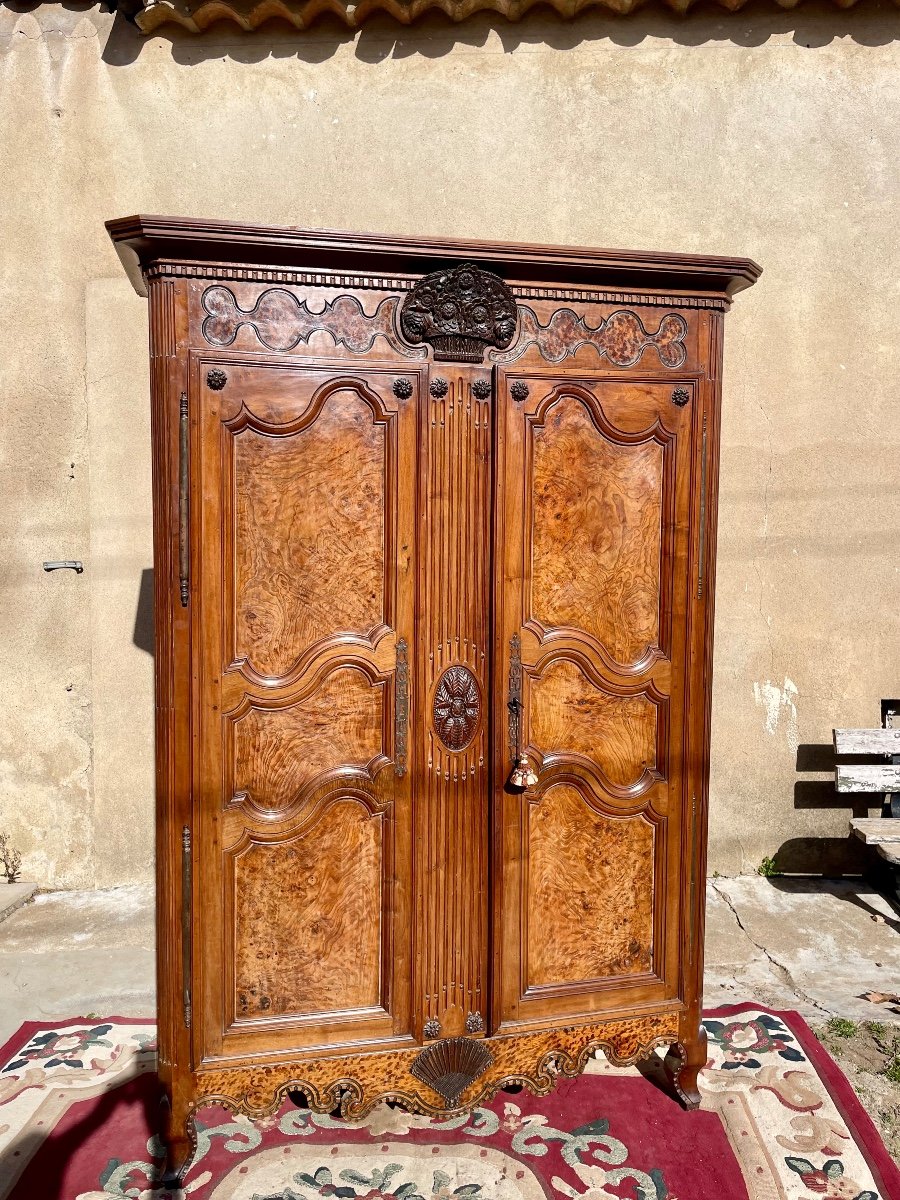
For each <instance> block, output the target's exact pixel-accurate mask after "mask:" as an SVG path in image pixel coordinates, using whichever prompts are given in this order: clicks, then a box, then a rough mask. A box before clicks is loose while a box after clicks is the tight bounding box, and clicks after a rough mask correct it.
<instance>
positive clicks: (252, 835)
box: [191, 358, 419, 1059]
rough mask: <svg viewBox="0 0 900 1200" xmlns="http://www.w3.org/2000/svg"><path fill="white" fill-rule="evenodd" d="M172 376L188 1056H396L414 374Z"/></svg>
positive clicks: (405, 895) (258, 370) (239, 370)
mask: <svg viewBox="0 0 900 1200" xmlns="http://www.w3.org/2000/svg"><path fill="white" fill-rule="evenodd" d="M213 366H215V367H217V368H219V369H220V370H221V371H223V372H224V373H225V376H226V380H227V382H226V383H225V385H224V386H223V387H222V388H221V389H220V390H218V391H213V390H211V389H210V388H209V386H208V372H209V369H210V367H213ZM193 367H194V370H195V371H196V372H197V375H196V376H195V379H196V383H197V386H196V391H195V393H194V395H193V399H194V407H195V410H196V411H197V412H198V414H199V426H200V428H199V438H198V439H197V438H195V441H197V440H198V441H199V446H198V447H197V449H198V451H199V458H200V470H199V473H197V474H196V475H195V481H194V488H193V493H192V497H191V504H192V514H193V518H192V534H193V539H194V548H193V551H194V552H193V561H195V562H198V561H199V578H198V579H196V580H195V582H194V588H195V592H194V604H193V619H194V621H195V632H194V638H195V645H199V657H198V661H197V662H196V664H195V667H196V675H195V678H196V692H197V695H198V703H197V707H196V729H197V734H198V736H197V741H196V757H195V763H194V806H195V808H194V811H195V820H194V834H195V838H196V840H197V847H198V865H199V870H198V871H197V872H195V881H194V891H193V905H194V910H193V911H194V924H193V928H194V941H193V968H194V969H193V976H194V989H195V991H194V994H195V997H198V996H199V997H200V998H201V1000H200V1004H199V1012H198V1014H197V1017H198V1020H197V1021H196V1022H195V1024H196V1025H197V1027H198V1033H197V1046H196V1049H197V1052H198V1053H200V1054H202V1055H203V1056H204V1057H205V1058H206V1059H210V1058H219V1059H222V1058H226V1059H227V1058H230V1057H232V1056H246V1055H248V1054H252V1053H262V1052H266V1053H272V1052H277V1051H279V1050H297V1049H302V1048H306V1047H312V1046H322V1045H330V1044H334V1043H340V1044H342V1045H348V1044H353V1043H357V1042H365V1043H366V1044H367V1045H368V1046H371V1045H372V1044H373V1043H374V1044H382V1043H383V1044H388V1045H391V1044H398V1043H402V1042H403V1041H404V1040H408V1038H409V1033H408V1031H409V1025H410V1017H409V1006H410V983H409V975H410V952H409V942H410V923H409V914H408V905H409V890H410V875H411V867H410V856H411V835H410V797H409V784H408V781H409V775H408V773H407V772H406V754H407V746H406V741H407V738H406V720H407V715H408V704H409V685H408V679H407V676H406V670H407V667H406V657H407V651H406V646H407V645H408V644H409V643H410V641H411V639H412V634H413V618H414V613H413V580H414V573H415V572H414V565H415V564H414V558H415V545H414V541H415V537H414V519H415V504H414V497H415V474H416V472H415V463H416V422H415V411H416V403H417V392H418V382H419V381H418V376H417V374H416V373H415V372H414V371H413V372H410V370H409V367H408V365H406V366H404V367H403V368H401V369H400V370H399V371H397V370H394V369H393V368H392V367H391V364H389V363H388V364H379V365H377V366H376V365H372V366H369V365H366V367H365V368H356V367H353V368H348V366H347V364H346V363H345V364H344V365H342V366H338V365H335V366H334V367H333V368H329V367H328V366H327V364H323V363H322V362H320V361H319V362H316V363H315V364H314V365H304V364H302V363H300V362H299V361H297V360H294V361H290V360H287V361H286V360H285V359H284V358H282V359H280V360H279V361H274V360H269V361H252V360H243V361H241V360H238V359H227V358H224V359H222V360H219V361H217V362H216V363H212V362H211V361H209V360H208V359H206V358H204V359H203V360H202V361H201V360H199V359H197V360H195V362H194V364H193ZM400 373H402V375H403V377H404V378H405V379H409V380H410V382H411V383H412V385H413V386H412V387H410V386H409V385H408V384H406V383H404V384H402V385H400V386H398V387H397V388H396V390H395V389H394V386H393V385H394V383H395V382H396V380H397V378H398V374H400ZM214 379H215V376H214ZM215 382H217V383H219V382H221V377H220V378H219V379H218V380H215ZM408 393H411V394H408ZM401 464H402V466H401ZM197 1009H198V1004H197V1002H196V1000H195V1012H196V1011H197Z"/></svg>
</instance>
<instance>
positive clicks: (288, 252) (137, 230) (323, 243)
mask: <svg viewBox="0 0 900 1200" xmlns="http://www.w3.org/2000/svg"><path fill="white" fill-rule="evenodd" d="M106 228H107V230H108V231H109V235H110V237H111V238H112V240H113V242H114V243H115V246H116V250H117V251H118V254H119V257H120V258H121V260H122V263H123V265H124V267H125V270H126V272H127V273H128V277H129V279H130V280H131V282H132V284H133V286H134V288H135V291H136V292H137V293H138V294H139V295H141V296H146V294H147V286H146V281H145V278H144V276H145V273H146V272H147V271H148V269H149V268H150V267H152V266H154V265H157V264H158V265H163V264H165V263H167V262H170V263H178V262H191V263H217V264H223V265H225V264H233V265H237V264H240V265H242V266H243V265H252V266H258V267H260V268H262V269H272V268H281V267H283V268H297V269H301V270H304V269H305V270H314V271H315V270H321V271H330V272H338V273H340V272H348V273H352V272H358V273H360V274H370V275H384V276H389V275H398V276H409V275H415V276H418V275H427V274H429V273H430V272H432V271H436V270H441V269H444V268H448V267H451V266H454V265H457V264H459V263H462V262H471V263H475V264H476V265H478V266H480V267H484V268H485V269H487V270H489V271H493V272H494V273H495V274H497V275H499V276H500V277H501V278H502V279H504V280H505V281H506V282H507V283H509V284H512V285H517V286H527V285H529V284H530V285H533V286H534V287H536V288H542V287H547V286H551V285H563V286H565V285H573V286H577V287H585V288H608V289H619V288H621V289H623V290H635V289H637V290H647V291H673V292H674V291H677V292H689V293H692V294H694V293H696V294H698V295H702V296H710V297H719V298H724V299H726V300H728V299H730V297H731V296H733V295H734V294H735V293H736V292H739V291H742V290H743V289H744V288H747V287H750V286H751V284H753V283H755V282H756V280H757V279H758V278H759V276H760V274H761V271H762V268H761V267H759V266H758V265H757V264H756V263H755V262H753V260H752V259H749V258H725V257H721V256H718V255H709V254H666V253H654V252H651V251H645V250H600V249H596V250H595V249H590V248H588V247H583V246H541V245H529V244H527V243H516V242H512V243H503V242H481V241H469V240H464V239H457V238H446V239H445V238H416V239H407V238H398V237H388V236H385V235H382V234H371V233H347V232H343V231H340V230H333V229H297V228H294V227H292V226H282V227H279V226H267V225H243V224H240V223H238V222H233V221H210V220H201V219H194V218H191V219H188V218H182V217H161V216H143V215H138V216H132V217H120V218H118V219H116V220H114V221H107V222H106Z"/></svg>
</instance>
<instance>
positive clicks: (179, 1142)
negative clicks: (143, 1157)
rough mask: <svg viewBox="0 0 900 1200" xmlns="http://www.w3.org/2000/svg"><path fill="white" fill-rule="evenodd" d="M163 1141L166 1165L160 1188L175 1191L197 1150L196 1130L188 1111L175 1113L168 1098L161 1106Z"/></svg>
mask: <svg viewBox="0 0 900 1200" xmlns="http://www.w3.org/2000/svg"><path fill="white" fill-rule="evenodd" d="M162 1109H163V1135H162V1136H163V1140H164V1141H165V1146H166V1164H165V1171H164V1174H163V1178H162V1181H161V1182H162V1186H163V1187H164V1188H167V1189H168V1190H169V1191H177V1190H178V1189H179V1188H180V1187H181V1184H182V1181H183V1180H184V1177H185V1175H186V1174H187V1172H188V1168H189V1167H190V1165H191V1162H192V1161H193V1158H194V1154H195V1153H196V1150H197V1129H196V1126H195V1125H194V1118H193V1116H192V1115H191V1113H190V1111H189V1110H188V1109H187V1108H185V1110H184V1111H183V1112H178V1111H176V1109H177V1106H175V1107H173V1106H172V1105H171V1104H170V1102H169V1099H168V1097H165V1098H164V1100H163V1104H162Z"/></svg>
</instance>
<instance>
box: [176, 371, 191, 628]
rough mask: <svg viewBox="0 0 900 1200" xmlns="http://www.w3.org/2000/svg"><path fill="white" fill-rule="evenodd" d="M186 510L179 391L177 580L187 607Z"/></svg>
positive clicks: (184, 406)
mask: <svg viewBox="0 0 900 1200" xmlns="http://www.w3.org/2000/svg"><path fill="white" fill-rule="evenodd" d="M189 516H190V514H189V510H188V398H187V392H182V393H181V411H180V417H179V425H178V582H179V585H180V588H181V606H182V608H186V607H187V602H188V593H189V591H190V555H191V551H190V542H189V539H190V520H189Z"/></svg>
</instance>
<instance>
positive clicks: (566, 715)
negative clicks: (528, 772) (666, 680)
mask: <svg viewBox="0 0 900 1200" xmlns="http://www.w3.org/2000/svg"><path fill="white" fill-rule="evenodd" d="M528 706H529V711H530V713H531V740H532V742H534V744H535V745H536V746H538V747H539V748H540V751H541V754H542V755H543V756H544V757H545V758H548V757H554V756H557V757H559V756H565V757H568V756H569V755H571V754H580V755H584V757H585V758H587V759H589V760H590V761H591V762H592V763H594V765H595V766H596V767H598V768H599V770H600V771H601V773H602V775H603V777H604V779H605V780H606V781H608V782H609V783H611V784H614V785H618V786H619V787H620V788H623V789H626V788H633V787H635V786H636V785H637V784H638V783H640V782H641V780H642V778H643V777H644V774H645V772H646V771H647V770H648V769H652V768H653V767H655V766H656V736H657V707H656V705H655V704H654V703H653V702H652V701H651V700H650V699H649V698H648V696H647V694H646V693H645V692H639V693H638V694H636V695H624V696H622V695H614V694H613V693H612V692H609V691H604V689H603V688H602V687H600V686H598V685H597V684H596V683H594V682H592V681H591V680H590V679H589V678H588V676H587V673H586V672H585V670H584V669H583V668H582V667H580V666H579V665H578V663H576V662H573V661H572V660H571V659H566V658H555V659H553V660H552V661H551V663H550V665H549V666H548V667H547V668H546V669H545V670H544V672H543V673H542V674H541V675H539V676H536V677H533V678H530V679H529V684H528Z"/></svg>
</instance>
